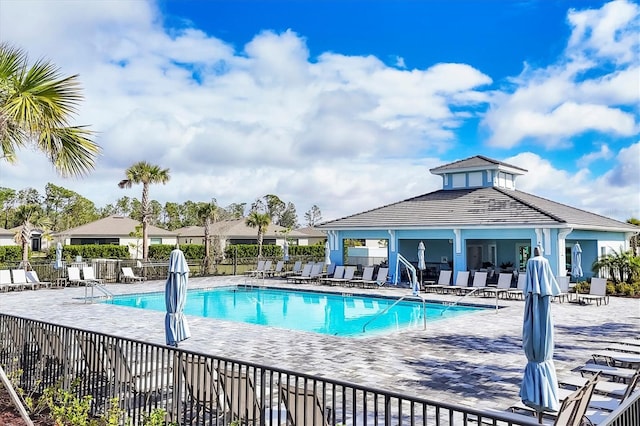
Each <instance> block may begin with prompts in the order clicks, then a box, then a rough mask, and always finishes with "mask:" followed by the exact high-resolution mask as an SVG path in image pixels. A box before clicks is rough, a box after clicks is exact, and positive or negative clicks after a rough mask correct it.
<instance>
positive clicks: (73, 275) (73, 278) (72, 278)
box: [67, 266, 87, 287]
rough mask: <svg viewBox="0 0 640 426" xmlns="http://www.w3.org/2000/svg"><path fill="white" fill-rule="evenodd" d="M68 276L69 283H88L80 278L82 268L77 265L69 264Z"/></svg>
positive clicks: (75, 284)
mask: <svg viewBox="0 0 640 426" xmlns="http://www.w3.org/2000/svg"><path fill="white" fill-rule="evenodd" d="M67 277H68V282H69V285H74V286H76V287H78V286H80V285H86V283H87V282H86V281H85V280H83V279H82V278H80V268H78V267H77V266H69V267H68V268H67Z"/></svg>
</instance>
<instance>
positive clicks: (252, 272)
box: [244, 260, 265, 277]
mask: <svg viewBox="0 0 640 426" xmlns="http://www.w3.org/2000/svg"><path fill="white" fill-rule="evenodd" d="M264 263H265V261H264V260H258V266H257V267H256V269H252V270H250V271H245V272H244V274H245V275H249V276H252V277H253V276H256V275H258V274H261V273H262V272H263V271H264Z"/></svg>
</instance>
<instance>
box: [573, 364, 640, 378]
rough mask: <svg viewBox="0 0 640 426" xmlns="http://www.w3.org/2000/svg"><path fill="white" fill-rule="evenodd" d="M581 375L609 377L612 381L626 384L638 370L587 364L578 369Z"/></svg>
mask: <svg viewBox="0 0 640 426" xmlns="http://www.w3.org/2000/svg"><path fill="white" fill-rule="evenodd" d="M578 371H580V373H581V374H583V375H584V374H585V373H587V374H600V375H601V376H606V377H610V378H611V379H612V380H616V381H623V382H626V381H628V380H631V378H632V377H633V375H634V374H636V373H637V372H638V369H634V368H621V367H612V366H610V365H603V364H594V363H588V364H585V365H583V366H581V367H579V368H578Z"/></svg>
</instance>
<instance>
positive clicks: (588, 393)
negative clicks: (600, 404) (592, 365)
mask: <svg viewBox="0 0 640 426" xmlns="http://www.w3.org/2000/svg"><path fill="white" fill-rule="evenodd" d="M598 378H599V377H598V376H597V375H596V376H594V377H592V378H590V379H589V380H588V381H587V383H586V384H585V385H584V386H582V387H580V388H578V389H576V390H575V391H573V392H571V393H570V394H569V395H567V396H566V397H565V398H564V400H563V401H562V404H561V405H560V409H559V410H558V411H557V412H555V413H545V414H544V416H542V417H538V419H539V423H541V424H551V425H554V426H582V425H583V424H584V423H583V422H584V417H585V414H586V412H587V408H588V407H589V401H590V400H591V397H592V395H593V391H594V390H595V386H596V383H597V381H598ZM510 409H511V410H512V411H513V413H510V414H508V418H509V420H510V421H512V422H514V423H516V424H517V422H518V421H522V422H524V421H525V420H528V421H529V422H530V421H531V420H532V418H535V417H534V416H536V412H535V411H534V410H532V409H531V408H529V407H527V406H524V405H523V404H522V403H519V404H517V405H514V406H512V407H511V408H510ZM489 411H492V410H489Z"/></svg>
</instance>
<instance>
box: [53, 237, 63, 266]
mask: <svg viewBox="0 0 640 426" xmlns="http://www.w3.org/2000/svg"><path fill="white" fill-rule="evenodd" d="M53 269H62V243H61V242H60V241H58V244H56V261H55V263H54V264H53Z"/></svg>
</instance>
